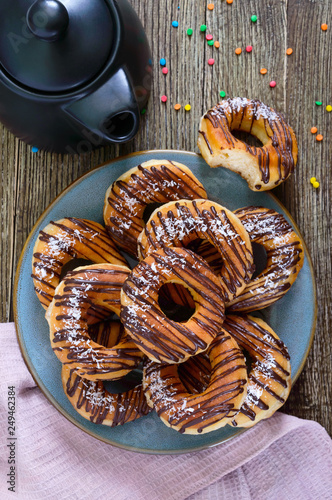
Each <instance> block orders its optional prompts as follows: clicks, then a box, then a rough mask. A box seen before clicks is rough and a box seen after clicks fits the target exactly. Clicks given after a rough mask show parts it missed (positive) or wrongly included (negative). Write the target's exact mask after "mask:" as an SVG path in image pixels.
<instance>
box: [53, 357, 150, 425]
mask: <svg viewBox="0 0 332 500" xmlns="http://www.w3.org/2000/svg"><path fill="white" fill-rule="evenodd" d="M61 378H62V385H63V389H64V391H65V394H66V396H67V397H68V399H69V401H70V403H71V404H72V405H73V407H74V408H75V410H76V411H77V412H78V413H79V414H80V415H81V416H82V417H83V418H85V419H87V420H90V421H91V422H93V423H95V424H104V425H109V426H111V427H115V426H117V425H123V424H125V423H127V422H132V421H134V420H137V419H138V418H140V417H141V416H143V415H147V414H148V413H149V412H150V411H151V408H149V406H148V404H147V402H146V398H145V395H144V392H143V390H142V385H138V386H136V387H134V388H133V389H131V390H129V391H127V392H123V393H120V394H112V393H110V392H108V391H107V390H106V389H105V387H104V384H103V382H102V381H101V380H99V381H98V380H96V381H92V380H87V379H84V378H82V377H80V376H79V375H77V374H76V373H75V370H72V369H71V368H70V367H69V366H67V365H62V371H61Z"/></svg>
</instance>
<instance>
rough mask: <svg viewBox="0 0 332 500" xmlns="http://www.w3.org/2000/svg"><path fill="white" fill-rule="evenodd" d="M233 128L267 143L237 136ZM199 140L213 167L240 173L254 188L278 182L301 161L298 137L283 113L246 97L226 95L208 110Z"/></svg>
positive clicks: (205, 155)
mask: <svg viewBox="0 0 332 500" xmlns="http://www.w3.org/2000/svg"><path fill="white" fill-rule="evenodd" d="M233 130H239V131H243V132H247V133H249V134H251V135H253V136H255V137H257V138H258V139H259V140H260V141H261V142H262V144H263V146H262V147H255V146H249V145H248V144H246V143H245V142H243V141H241V140H239V139H237V138H236V137H234V135H233V134H232V131H233ZM197 143H198V147H199V149H200V151H201V153H202V156H203V158H204V160H205V161H206V162H207V163H208V164H209V165H210V167H224V168H228V169H230V170H232V171H233V172H236V173H238V174H240V175H241V176H242V177H243V178H244V179H245V180H246V181H247V182H248V186H249V188H250V189H251V190H253V191H266V190H268V189H273V188H274V187H276V186H278V185H279V184H280V183H281V182H284V181H285V180H286V179H287V178H288V177H289V176H290V175H291V173H292V172H293V171H294V169H295V166H296V163H297V154H298V147H297V141H296V137H295V134H294V132H293V130H292V128H291V127H290V126H289V125H288V124H287V123H286V122H285V120H284V118H283V117H282V115H281V114H280V113H277V112H276V111H275V110H274V109H272V108H269V107H268V106H266V105H265V104H263V103H262V102H260V101H258V100H252V99H246V98H244V97H235V98H233V99H226V100H224V101H221V102H220V103H219V104H217V105H216V106H214V107H213V108H212V109H210V110H209V111H207V113H205V115H204V116H203V117H202V119H201V123H200V128H199V135H198V142H197Z"/></svg>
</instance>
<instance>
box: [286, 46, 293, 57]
mask: <svg viewBox="0 0 332 500" xmlns="http://www.w3.org/2000/svg"><path fill="white" fill-rule="evenodd" d="M286 54H287V55H288V56H291V55H292V54H293V49H291V48H289V49H287V50H286Z"/></svg>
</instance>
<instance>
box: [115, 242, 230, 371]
mask: <svg viewBox="0 0 332 500" xmlns="http://www.w3.org/2000/svg"><path fill="white" fill-rule="evenodd" d="M165 283H177V284H180V285H183V286H184V287H186V288H187V289H188V290H189V292H190V293H191V295H192V297H193V300H194V303H195V311H194V313H193V315H192V316H191V317H190V318H189V319H188V320H187V321H185V322H182V323H180V322H176V321H174V320H172V319H170V318H168V317H167V316H166V314H165V313H164V312H163V311H162V310H161V308H160V305H159V302H158V298H159V290H160V288H161V287H162V286H163V285H164V284H165ZM224 309H225V308H224V296H223V290H222V288H221V286H220V282H219V280H218V278H217V277H216V276H215V275H214V274H213V272H212V271H211V269H210V268H209V266H208V265H207V263H206V262H205V261H204V260H203V259H201V258H200V257H199V256H197V255H195V254H194V253H193V252H191V251H190V250H186V249H184V248H167V247H166V248H164V249H163V250H162V249H160V250H158V251H155V252H153V253H151V254H150V255H148V257H146V258H145V259H144V260H142V261H141V262H140V263H139V264H138V265H137V266H136V267H135V268H134V269H133V271H132V273H131V274H130V276H128V278H127V280H126V281H125V283H124V285H123V288H122V291H121V316H120V318H121V321H122V323H123V325H124V327H125V331H126V332H127V333H128V335H129V336H130V337H131V338H132V339H133V340H134V342H135V344H136V345H137V346H138V347H139V348H140V349H141V350H142V351H143V352H144V354H146V356H148V357H149V358H150V359H152V360H154V361H156V362H162V361H163V362H166V363H181V362H183V361H185V360H186V359H187V358H189V357H190V356H193V355H194V354H197V353H199V352H202V351H205V350H206V349H207V348H208V346H209V345H210V344H211V342H212V340H213V339H214V337H215V336H216V335H217V333H218V332H219V331H220V327H221V325H222V323H223V321H224Z"/></svg>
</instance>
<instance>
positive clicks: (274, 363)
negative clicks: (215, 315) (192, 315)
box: [222, 315, 290, 426]
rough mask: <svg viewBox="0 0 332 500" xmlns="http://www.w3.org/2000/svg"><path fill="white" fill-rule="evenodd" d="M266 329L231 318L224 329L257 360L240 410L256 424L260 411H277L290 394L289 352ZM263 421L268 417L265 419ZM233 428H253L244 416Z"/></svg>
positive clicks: (247, 320) (245, 318)
mask: <svg viewBox="0 0 332 500" xmlns="http://www.w3.org/2000/svg"><path fill="white" fill-rule="evenodd" d="M265 325H266V324H265V323H264V322H261V321H260V320H257V319H256V318H253V317H251V316H243V317H242V316H231V315H230V316H226V320H225V322H224V324H223V327H222V329H223V331H224V332H225V333H226V334H227V333H228V334H229V335H231V336H232V337H233V338H234V339H235V340H236V341H237V343H238V344H239V346H240V347H241V348H242V349H245V350H246V351H248V352H249V354H250V356H251V357H252V358H253V360H254V363H253V365H252V367H251V370H250V373H249V377H248V378H249V383H248V393H247V397H246V400H245V402H244V403H243V405H242V407H241V410H240V413H241V414H243V415H244V416H245V417H247V418H248V419H249V420H250V421H252V422H253V421H255V419H256V416H257V413H258V409H259V410H262V411H265V412H267V411H268V410H270V409H271V408H274V411H275V410H276V409H277V408H278V407H280V406H281V405H282V404H284V402H285V399H286V397H287V396H288V393H289V390H290V363H289V360H290V357H289V354H288V350H287V348H286V346H285V344H284V343H283V342H282V341H281V340H280V339H279V338H278V337H277V336H276V334H273V333H272V331H271V330H270V329H268V328H267V325H266V326H265ZM269 396H271V398H269ZM268 401H270V403H269V404H267V402H268ZM274 411H273V412H274ZM260 418H266V417H265V416H264V415H261V416H260ZM232 424H233V425H246V426H248V425H249V424H248V422H246V420H245V419H243V416H242V417H241V416H238V417H235V419H234V421H233V422H232Z"/></svg>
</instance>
